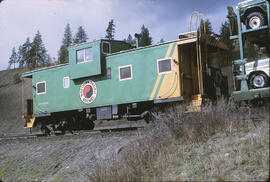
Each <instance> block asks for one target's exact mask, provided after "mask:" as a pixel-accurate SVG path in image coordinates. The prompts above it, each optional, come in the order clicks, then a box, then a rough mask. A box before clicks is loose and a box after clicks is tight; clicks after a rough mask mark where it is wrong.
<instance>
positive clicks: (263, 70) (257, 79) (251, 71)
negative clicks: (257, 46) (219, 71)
mask: <svg viewBox="0 0 270 182" xmlns="http://www.w3.org/2000/svg"><path fill="white" fill-rule="evenodd" d="M269 65H270V58H266V59H260V60H257V61H252V62H248V63H246V64H245V72H246V74H247V75H248V84H249V86H250V87H252V88H264V87H268V86H269V78H270V75H269V69H270V67H269Z"/></svg>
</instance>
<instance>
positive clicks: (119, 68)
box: [118, 64, 133, 81]
mask: <svg viewBox="0 0 270 182" xmlns="http://www.w3.org/2000/svg"><path fill="white" fill-rule="evenodd" d="M127 67H130V76H131V77H129V78H123V79H121V74H120V70H121V68H127ZM118 77H119V81H125V80H132V79H133V71H132V64H128V65H124V66H119V67H118Z"/></svg>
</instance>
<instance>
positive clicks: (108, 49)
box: [102, 42, 111, 54]
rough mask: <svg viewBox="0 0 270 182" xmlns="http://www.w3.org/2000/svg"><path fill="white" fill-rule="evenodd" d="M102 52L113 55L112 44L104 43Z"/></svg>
mask: <svg viewBox="0 0 270 182" xmlns="http://www.w3.org/2000/svg"><path fill="white" fill-rule="evenodd" d="M102 52H103V53H104V54H111V44H110V42H102Z"/></svg>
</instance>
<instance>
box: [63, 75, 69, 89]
mask: <svg viewBox="0 0 270 182" xmlns="http://www.w3.org/2000/svg"><path fill="white" fill-rule="evenodd" d="M69 85H70V80H69V77H68V76H67V77H64V78H63V88H69Z"/></svg>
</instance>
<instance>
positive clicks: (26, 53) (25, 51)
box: [17, 37, 32, 68]
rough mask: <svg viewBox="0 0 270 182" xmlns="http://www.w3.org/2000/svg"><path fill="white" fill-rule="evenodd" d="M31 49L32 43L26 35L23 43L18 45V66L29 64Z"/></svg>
mask: <svg viewBox="0 0 270 182" xmlns="http://www.w3.org/2000/svg"><path fill="white" fill-rule="evenodd" d="M31 49H32V45H31V43H30V39H29V37H27V38H26V41H25V43H23V45H22V46H20V47H19V50H18V57H17V58H18V59H17V62H18V63H19V67H20V68H21V67H24V66H27V67H28V66H29V64H30V59H31V53H30V51H31Z"/></svg>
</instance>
